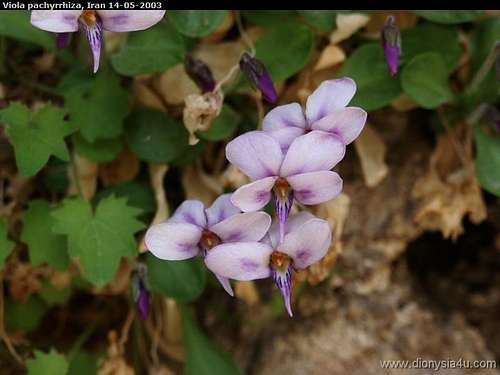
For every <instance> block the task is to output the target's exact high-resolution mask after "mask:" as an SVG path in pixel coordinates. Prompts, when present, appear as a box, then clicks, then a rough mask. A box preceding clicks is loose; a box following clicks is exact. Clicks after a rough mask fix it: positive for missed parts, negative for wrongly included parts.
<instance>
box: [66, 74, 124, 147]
mask: <svg viewBox="0 0 500 375" xmlns="http://www.w3.org/2000/svg"><path fill="white" fill-rule="evenodd" d="M64 97H65V104H66V107H67V108H68V111H69V114H70V119H71V122H72V123H73V124H74V125H76V126H77V127H78V128H79V129H80V133H81V135H82V136H83V138H84V139H85V140H86V141H88V142H95V141H96V140H98V139H109V138H116V137H117V136H119V135H120V134H121V133H122V131H123V125H124V119H125V117H127V115H128V113H129V102H128V92H127V90H125V89H124V88H123V87H122V86H121V84H120V77H118V76H117V75H116V74H112V73H110V72H104V71H103V72H100V73H98V74H97V76H96V77H95V78H94V77H90V76H89V78H88V82H87V84H83V83H81V82H79V84H78V85H76V86H75V87H73V88H71V89H69V90H67V91H66V94H65V95H64Z"/></svg>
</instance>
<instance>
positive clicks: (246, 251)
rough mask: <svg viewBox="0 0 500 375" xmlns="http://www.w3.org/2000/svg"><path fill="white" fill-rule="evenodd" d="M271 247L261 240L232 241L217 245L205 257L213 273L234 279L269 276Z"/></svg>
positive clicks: (252, 278) (253, 278)
mask: <svg viewBox="0 0 500 375" xmlns="http://www.w3.org/2000/svg"><path fill="white" fill-rule="evenodd" d="M272 252H273V249H272V248H271V247H270V246H269V245H267V244H264V243H261V242H232V243H225V244H222V245H218V246H216V247H214V248H213V249H212V250H210V251H209V252H208V254H207V256H206V257H205V264H206V265H207V267H208V269H210V271H212V272H213V273H215V274H217V275H220V276H223V277H227V278H230V279H235V280H255V279H263V278H266V277H269V276H270V274H271V270H270V268H269V260H270V256H271V253H272Z"/></svg>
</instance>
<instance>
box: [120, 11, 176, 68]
mask: <svg viewBox="0 0 500 375" xmlns="http://www.w3.org/2000/svg"><path fill="white" fill-rule="evenodd" d="M167 17H168V16H167ZM185 53H186V45H185V42H184V38H183V37H182V35H180V34H179V33H178V32H177V31H176V30H175V29H174V28H173V27H172V26H171V25H170V24H168V23H167V22H164V21H162V22H159V23H158V24H157V25H155V26H153V27H151V28H149V29H147V30H144V31H141V32H133V33H130V35H129V37H128V40H127V42H126V43H125V45H124V46H123V48H122V49H121V50H120V51H119V52H118V53H117V54H115V55H114V56H112V57H111V64H112V65H113V68H115V70H116V71H117V72H118V73H120V74H123V75H126V76H134V75H139V74H149V73H156V72H161V71H162V70H166V69H168V68H171V67H173V66H174V65H177V64H179V63H181V62H182V61H184V55H185Z"/></svg>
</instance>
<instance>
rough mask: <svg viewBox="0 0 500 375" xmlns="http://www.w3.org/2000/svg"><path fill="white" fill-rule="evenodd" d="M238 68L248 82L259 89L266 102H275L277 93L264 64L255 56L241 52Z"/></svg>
mask: <svg viewBox="0 0 500 375" xmlns="http://www.w3.org/2000/svg"><path fill="white" fill-rule="evenodd" d="M240 70H241V71H242V72H243V73H244V74H245V75H246V77H247V78H248V79H249V81H250V83H251V84H252V85H253V86H255V87H256V88H257V89H259V90H260V92H261V93H262V96H263V97H264V99H265V100H266V101H267V102H268V103H276V101H277V100H278V93H277V92H276V89H275V88H274V83H273V80H272V78H271V75H270V74H269V72H268V71H267V69H266V67H265V65H264V64H263V63H262V62H261V61H260V60H258V59H256V58H255V57H252V56H250V55H249V54H248V53H247V52H243V54H242V55H241V58H240Z"/></svg>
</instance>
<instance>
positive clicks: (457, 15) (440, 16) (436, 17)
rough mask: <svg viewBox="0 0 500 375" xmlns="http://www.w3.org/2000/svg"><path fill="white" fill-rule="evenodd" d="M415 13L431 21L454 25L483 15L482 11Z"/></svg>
mask: <svg viewBox="0 0 500 375" xmlns="http://www.w3.org/2000/svg"><path fill="white" fill-rule="evenodd" d="M415 13H417V15H419V16H420V17H422V18H425V19H427V20H429V21H433V22H437V23H444V24H450V23H451V24H454V23H463V22H470V21H473V20H475V19H476V18H478V17H479V16H481V14H483V11H482V10H416V11H415Z"/></svg>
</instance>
